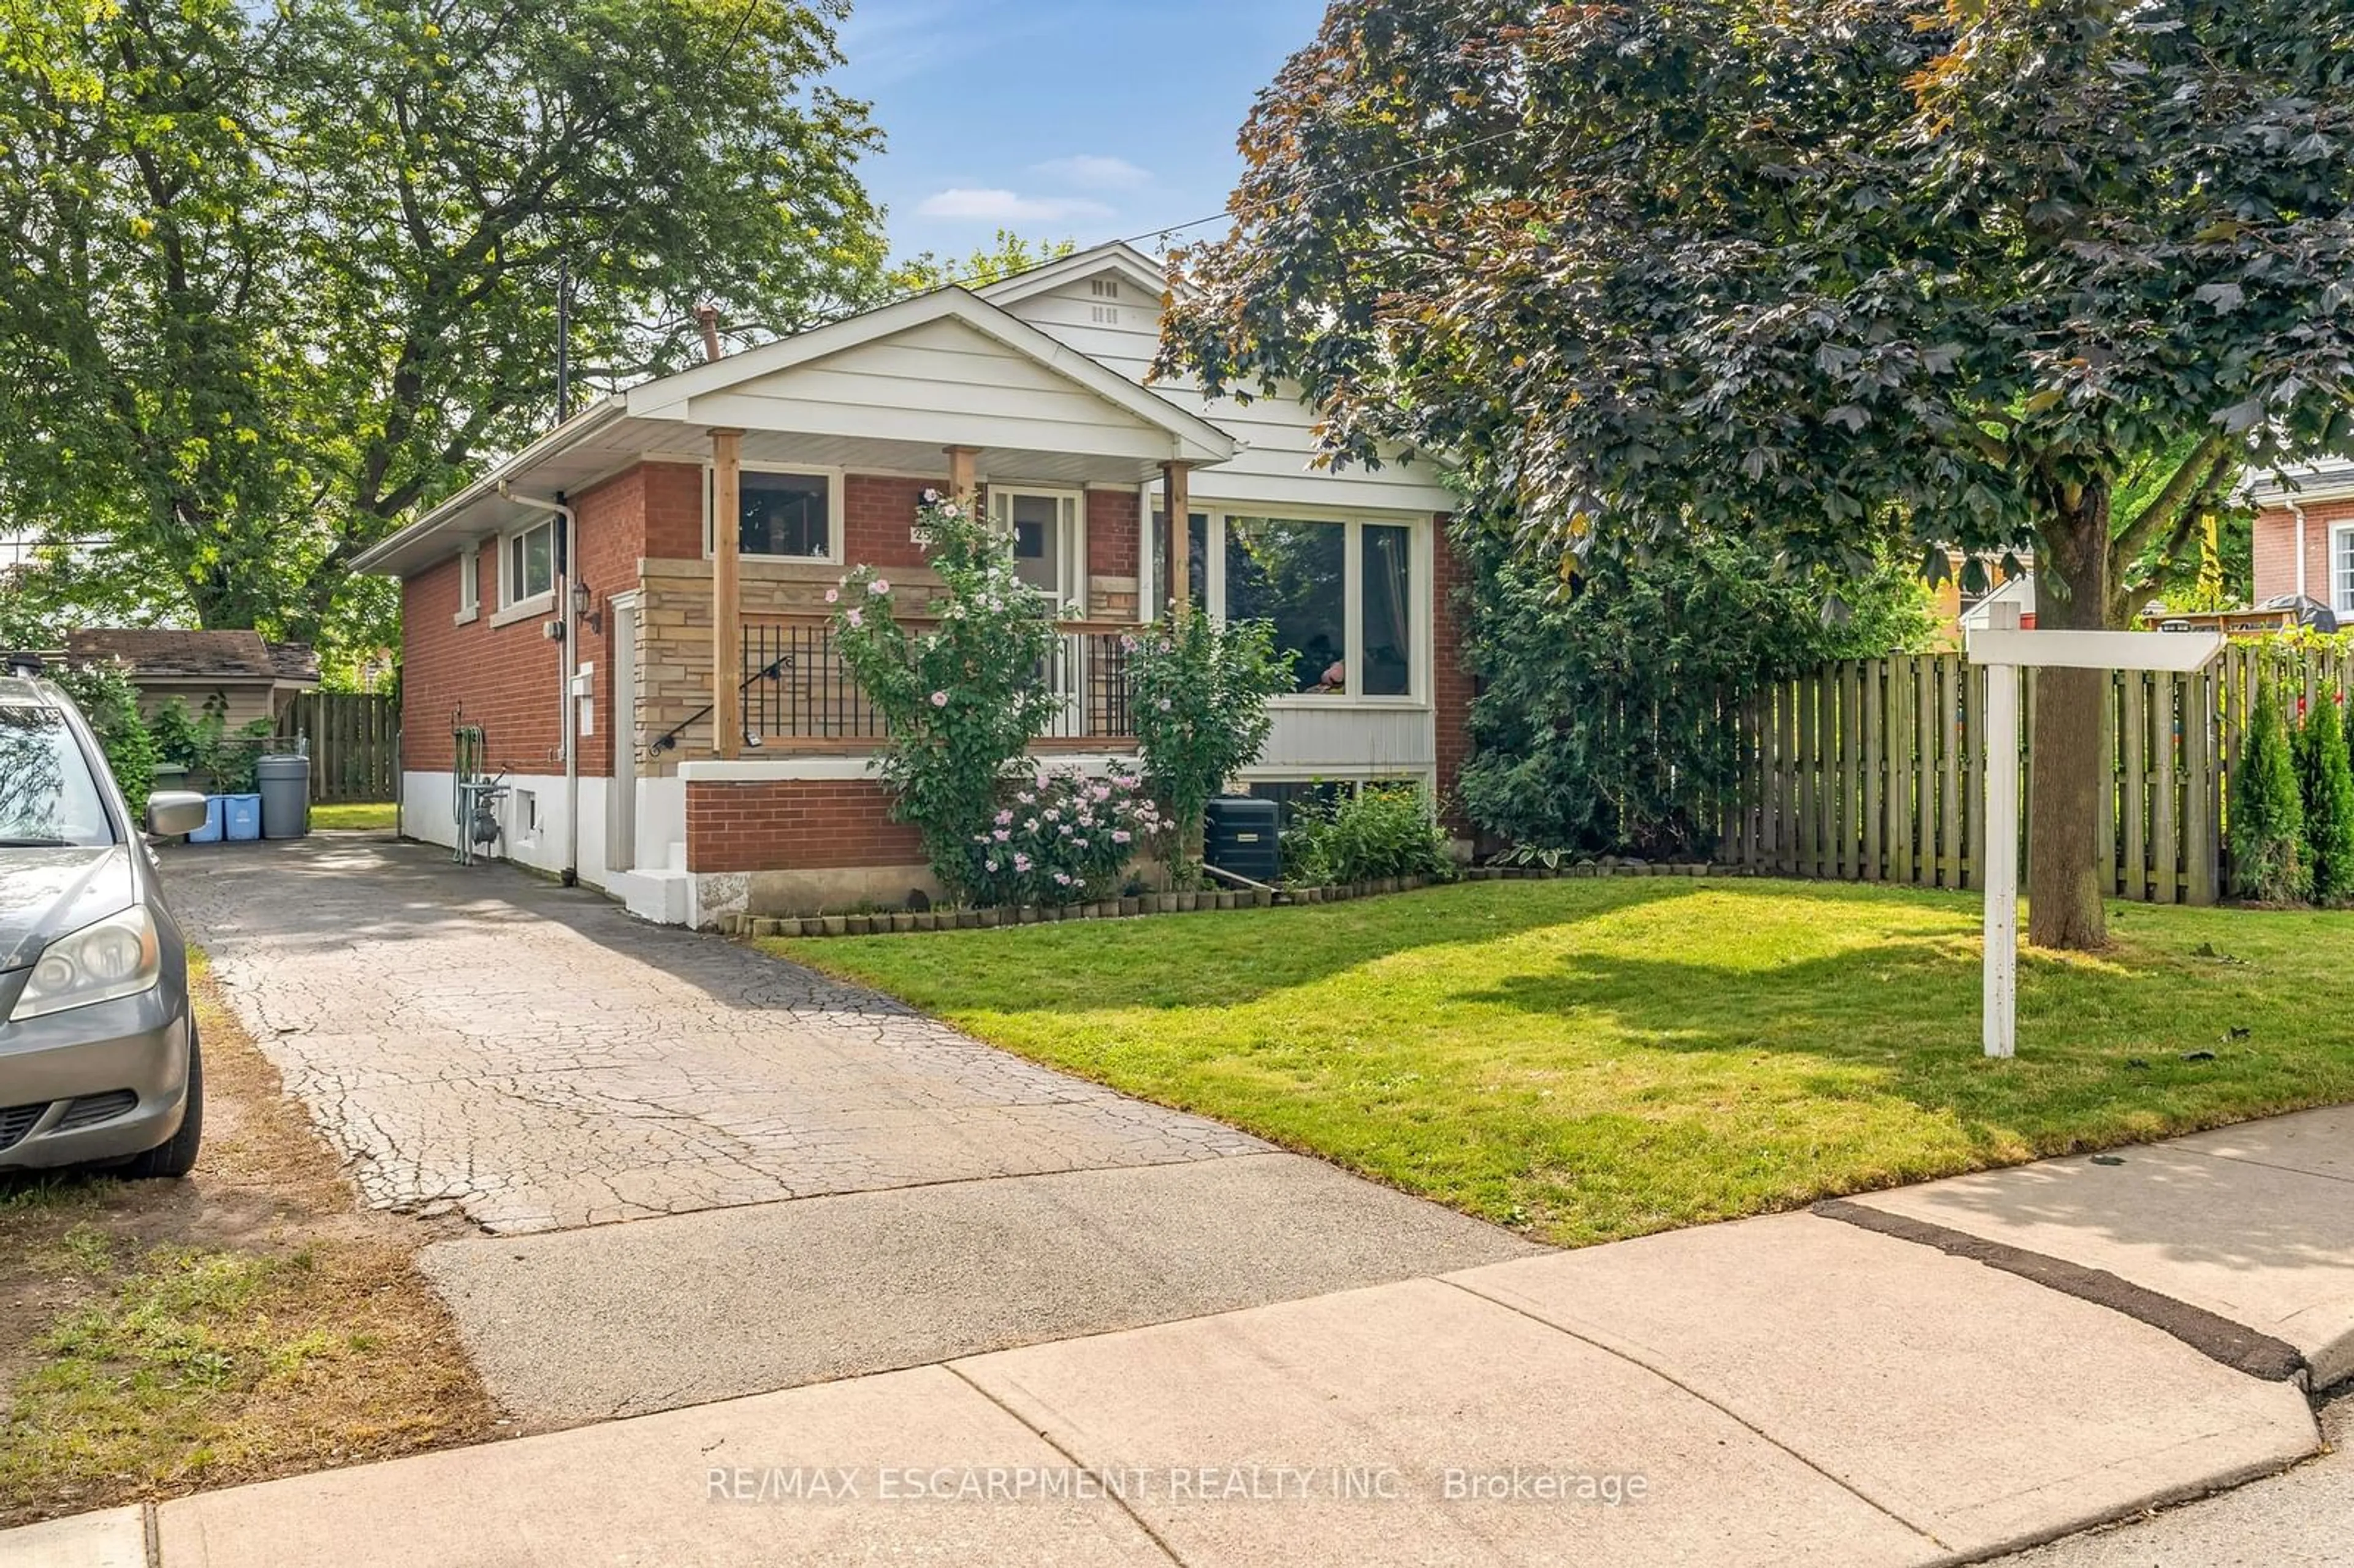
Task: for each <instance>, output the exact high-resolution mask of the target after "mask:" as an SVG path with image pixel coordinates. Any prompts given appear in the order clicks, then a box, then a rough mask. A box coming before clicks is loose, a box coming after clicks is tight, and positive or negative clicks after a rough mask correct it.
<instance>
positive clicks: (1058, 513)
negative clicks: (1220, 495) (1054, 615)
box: [989, 484, 1087, 616]
mask: <svg viewBox="0 0 2354 1568" xmlns="http://www.w3.org/2000/svg"><path fill="white" fill-rule="evenodd" d="M989 520H990V523H991V525H992V526H994V527H995V528H997V529H998V530H999V531H1000V532H1001V533H1004V534H1010V535H1013V574H1014V576H1016V577H1020V578H1021V579H1022V581H1023V584H1024V585H1025V586H1027V587H1028V588H1032V589H1034V590H1035V591H1036V592H1038V593H1041V594H1044V595H1046V596H1047V597H1048V598H1051V599H1054V600H1055V603H1057V604H1067V605H1076V606H1077V607H1078V609H1079V613H1080V614H1081V615H1082V616H1084V615H1085V614H1086V613H1087V498H1086V496H1085V494H1084V493H1082V492H1079V491H1076V490H1041V489H1035V488H1032V487H1030V486H1026V485H1013V484H1008V485H998V484H992V485H991V486H990V487H989Z"/></svg>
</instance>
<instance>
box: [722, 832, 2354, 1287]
mask: <svg viewBox="0 0 2354 1568" xmlns="http://www.w3.org/2000/svg"><path fill="white" fill-rule="evenodd" d="M2111 913H2112V920H2113V925H2112V930H2113V934H2114V935H2115V938H2116V945H2115V948H2114V949H2113V950H2112V951H2110V952H2108V953H2105V954H2102V955H2100V956H2098V957H2081V956H2070V957H2061V956H2057V955H2051V954H2043V953H2033V954H2030V955H2027V956H2026V957H2025V959H2024V961H2023V962H2022V965H2021V969H2020V1056H2019V1058H2018V1059H2017V1060H2015V1061H2012V1062H2008V1063H1992V1062H1988V1061H1987V1060H1985V1059H1984V1058H1983V1057H1982V1056H1981V1055H1980V1054H1979V1049H1978V983H1979V981H1978V972H1979V971H1978V954H1979V944H1978V901H1977V900H1976V898H1975V897H1972V896H1970V895H1943V894H1932V893H1921V892H1916V891H1911V890H1903V891H1899V890H1893V889H1886V888H1871V887H1860V886H1850V885H1827V884H1806V883H1790V882H1769V881H1756V882H1747V881H1744V882H1730V881H1728V882H1702V883H1692V882H1684V881H1680V880H1667V879H1648V878H1647V879H1644V880H1642V881H1633V880H1625V881H1568V880H1564V881H1553V882H1503V883H1474V884H1467V885H1457V886H1452V887H1445V888H1433V889H1430V890H1427V891H1425V892H1421V893H1414V894H1405V895H1398V896H1395V897H1389V898H1380V899H1370V900H1363V901H1359V902H1354V903H1349V904H1341V905H1325V906H1303V907H1299V908H1280V909H1265V910H1241V911H1236V912H1235V913H1232V914H1222V915H1193V916H1175V917H1162V918H1158V919H1149V920H1130V921H1119V922H1110V921H1087V922H1081V923H1076V924H1067V925H1054V926H1031V927H1017V928H1005V929H998V930H988V931H957V932H940V933H935V934H929V935H923V934H910V935H904V936H895V937H879V938H834V939H829V940H822V941H769V942H764V943H763V944H762V946H764V947H766V948H769V949H771V950H773V951H776V952H779V953H781V954H784V955H787V956H789V957H790V958H793V959H798V960H800V961H801V962H803V963H807V964H811V965H814V966H815V967H817V968H819V969H825V970H828V971H830V972H832V973H835V974H839V975H843V976H845V977H848V978H852V979H855V980H864V981H867V982H870V983H872V984H874V985H875V986H876V987H878V988H880V989H882V990H884V991H890V992H892V993H894V994H896V995H898V996H900V997H903V998H905V999H907V1001H910V1002H913V1003H914V1004H915V1005H917V1006H918V1007H921V1008H924V1009H926V1010H927V1011H928V1012H934V1013H937V1014H938V1015H940V1016H941V1017H944V1018H947V1019H949V1020H950V1021H952V1022H955V1023H956V1024H958V1025H959V1026H960V1027H961V1028H963V1029H966V1030H969V1031H970V1032H971V1033H974V1034H977V1035H979V1036H980V1037H981V1038H982V1039H984V1040H990V1041H994V1042H996V1043H997V1044H1002V1045H1004V1046H1006V1047H1008V1048H1010V1049H1012V1050H1014V1051H1017V1052H1020V1053H1021V1054H1023V1055H1025V1056H1030V1057H1034V1058H1035V1059H1036V1060H1038V1061H1041V1062H1045V1063H1049V1064H1051V1065H1055V1066H1057V1067H1062V1068H1066V1069H1068V1070H1069V1071H1071V1072H1074V1073H1078V1074H1081V1075H1086V1076H1087V1077H1090V1078H1095V1079H1098V1080H1100V1081H1102V1082H1104V1083H1107V1084H1110V1085H1113V1086H1116V1087H1119V1088H1121V1089H1124V1090H1128V1091H1129V1092H1132V1093H1135V1094H1138V1095H1141V1096H1144V1097H1148V1098H1150V1099H1154V1100H1159V1101H1161V1102H1162V1103H1164V1104H1167V1105H1172V1106H1178V1107H1183V1108H1185V1109H1188V1110H1194V1111H1200V1112H1202V1113H1204V1114H1205V1115H1209V1116H1213V1117H1216V1118H1220V1119H1222V1120H1225V1121H1227V1122H1231V1123H1233V1124H1235V1126H1237V1127H1242V1128H1247V1129H1249V1130H1250V1131H1252V1132H1255V1133H1257V1134H1259V1135H1261V1136H1263V1137H1266V1138H1267V1139H1272V1140H1274V1141H1276V1142H1278V1143H1281V1144H1285V1145H1287V1146H1288V1147H1291V1148H1294V1149H1299V1150H1307V1151H1310V1152H1312V1153H1316V1154H1320V1155H1323V1156H1325V1157H1326V1158H1328V1159H1331V1160H1336V1161H1338V1162H1339V1163H1341V1164H1342V1165H1345V1166H1348V1167H1350V1168H1351V1169H1352V1170H1356V1171H1363V1173H1365V1174H1366V1175H1369V1176H1373V1177H1377V1178H1379V1179H1381V1180H1383V1181H1389V1182H1393V1183H1394V1184H1396V1185H1397V1186H1400V1187H1403V1188H1405V1189H1407V1190H1409V1191H1412V1192H1421V1193H1425V1194H1426V1195H1428V1196H1430V1197H1433V1198H1436V1199H1438V1200H1440V1201H1442V1202H1448V1203H1452V1204H1455V1205H1457V1206H1458V1207H1460V1208H1463V1209H1466V1210H1469V1211H1470V1212H1472V1213H1479V1214H1484V1215H1487V1216H1488V1217H1490V1218H1491V1219H1495V1220H1500V1221H1502V1222H1505V1223H1507V1224H1515V1225H1522V1226H1525V1227H1527V1228H1528V1229H1529V1230H1530V1231H1531V1233H1532V1234H1535V1235H1538V1236H1541V1237H1543V1238H1544V1239H1547V1240H1551V1241H1554V1242H1558V1243H1563V1244H1583V1243H1587V1242H1597V1241H1606V1240H1610V1239H1613V1238H1617V1237H1620V1236H1628V1235H1637V1234H1641V1233H1643V1232H1646V1231H1654V1230H1659V1229H1663V1228H1666V1227H1669V1226H1673V1225H1681V1224H1692V1223H1694V1222H1697V1221H1702V1220H1713V1219H1722V1218H1725V1217H1728V1216H1732V1215H1736V1214H1744V1213H1755V1212H1758V1211H1761V1210H1767V1209H1776V1208H1785V1207H1789V1206H1792V1205H1795V1204H1799V1203H1803V1202H1808V1201H1810V1200H1812V1199H1815V1198H1819V1197H1823V1196H1826V1195H1829V1194H1833V1193H1838V1192H1853V1191H1857V1190H1859V1189H1863V1188H1869V1187H1876V1186H1884V1185H1888V1184H1891V1183H1894V1182H1901V1181H1914V1180H1918V1179H1921V1178H1925V1177H1931V1176H1939V1175H1946V1174H1951V1173H1953V1172H1956V1171H1967V1170H1970V1169H1973V1168H1977V1167H1982V1166H1987V1165H1995V1164H2001V1163H2005V1162H2009V1161H2015V1160H2026V1159H2030V1158H2033V1157H2036V1156H2041V1155H2049V1154H2058V1153H2064V1152H2067V1151H2069V1150H2078V1149H2086V1148H2094V1147H2098V1146H2101V1145H2104V1144H2112V1143H2118V1142H2124V1141H2129V1140H2132V1139H2143V1138H2148V1137H2152V1136H2157V1135H2159V1134H2165V1133H2170V1132H2179V1131H2185V1130H2190V1129H2192V1128H2201V1127H2209V1126H2213V1125H2216V1124H2219V1123H2222V1122H2228V1121H2233V1120H2239V1119H2243V1118H2248V1117H2253V1116H2260V1115H2264V1114H2265V1113H2268V1112H2273V1111H2279V1110H2285V1109H2290V1108H2293V1107H2302V1106H2310V1105H2317V1104H2324V1103H2328V1102H2332V1101H2338V1100H2354V962H2349V959H2348V955H2349V954H2354V915H2343V914H2271V913H2254V912H2246V911H2232V910H2198V909H2174V908H2156V907H2151V906H2142V905H2121V906H2115V908H2113V910H2112V912H2111ZM2209 1052H2211V1053H2212V1056H2211V1057H2208V1056H2206V1055H2205V1053H2209ZM2194 1054H2195V1055H2196V1058H2197V1059H2192V1057H2193V1055H2194Z"/></svg>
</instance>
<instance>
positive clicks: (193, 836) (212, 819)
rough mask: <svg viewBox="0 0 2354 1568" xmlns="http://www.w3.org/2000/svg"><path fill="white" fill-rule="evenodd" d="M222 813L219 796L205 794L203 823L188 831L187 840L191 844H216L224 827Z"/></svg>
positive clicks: (219, 840)
mask: <svg viewBox="0 0 2354 1568" xmlns="http://www.w3.org/2000/svg"><path fill="white" fill-rule="evenodd" d="M224 815H225V813H224V812H223V811H222V810H221V797H219V796H218V795H207V796H206V797H205V825H204V826H203V827H201V828H198V829H197V830H196V832H193V833H190V834H189V835H188V842H190V843H192V844H217V843H218V842H221V833H222V832H223V828H224V822H223V817H224Z"/></svg>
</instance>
